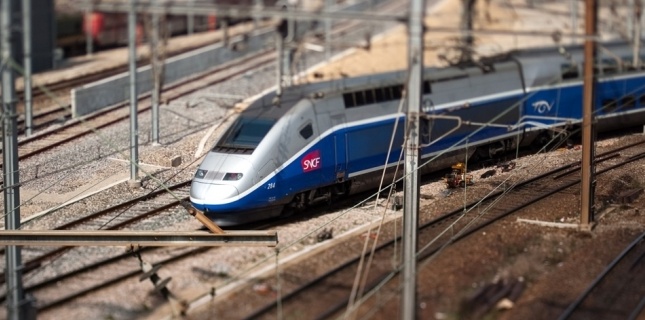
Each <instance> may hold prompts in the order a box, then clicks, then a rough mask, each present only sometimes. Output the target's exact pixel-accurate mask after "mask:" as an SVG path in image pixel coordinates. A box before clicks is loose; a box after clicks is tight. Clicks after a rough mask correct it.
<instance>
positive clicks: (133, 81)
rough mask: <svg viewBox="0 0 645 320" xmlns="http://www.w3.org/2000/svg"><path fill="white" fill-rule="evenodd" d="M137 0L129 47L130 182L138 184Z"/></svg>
mask: <svg viewBox="0 0 645 320" xmlns="http://www.w3.org/2000/svg"><path fill="white" fill-rule="evenodd" d="M135 2H136V0H130V12H129V13H128V47H129V49H130V50H129V51H130V54H129V55H130V57H129V67H130V184H134V185H136V184H138V183H140V182H139V180H138V179H139V174H138V167H137V164H138V163H139V150H138V143H139V139H138V138H139V129H138V127H137V39H136V36H135V28H136V24H137V16H136V13H135V11H134V8H135Z"/></svg>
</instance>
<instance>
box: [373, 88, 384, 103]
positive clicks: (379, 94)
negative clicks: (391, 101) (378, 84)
mask: <svg viewBox="0 0 645 320" xmlns="http://www.w3.org/2000/svg"><path fill="white" fill-rule="evenodd" d="M383 91H384V88H376V89H374V98H376V102H383V101H387V100H386V99H385V95H384V94H383Z"/></svg>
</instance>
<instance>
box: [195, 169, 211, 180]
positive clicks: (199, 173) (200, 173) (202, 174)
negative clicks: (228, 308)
mask: <svg viewBox="0 0 645 320" xmlns="http://www.w3.org/2000/svg"><path fill="white" fill-rule="evenodd" d="M207 173H208V170H204V169H197V172H195V178H199V179H204V178H206V174H207Z"/></svg>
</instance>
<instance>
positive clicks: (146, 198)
mask: <svg viewBox="0 0 645 320" xmlns="http://www.w3.org/2000/svg"><path fill="white" fill-rule="evenodd" d="M189 187H190V181H183V182H180V183H177V184H174V185H171V186H168V187H167V189H162V190H156V191H153V192H150V193H148V194H146V195H143V196H140V197H137V198H134V199H131V200H129V201H126V202H123V203H120V204H118V205H115V206H112V207H109V208H106V209H104V210H101V211H98V212H94V213H91V214H89V215H87V216H84V217H82V218H79V219H77V220H74V221H72V222H69V223H66V224H64V225H61V226H60V227H58V228H55V230H81V229H83V230H88V229H90V230H92V229H96V230H120V229H123V228H126V227H130V226H132V225H135V224H136V223H139V222H144V221H145V220H146V219H150V218H151V217H153V216H155V215H158V214H160V213H163V212H166V211H169V210H173V209H177V208H179V207H182V205H183V204H182V203H183V202H185V201H188V193H189ZM169 191H170V192H172V193H170V192H169ZM26 249H28V248H26ZM151 249H153V248H143V249H141V252H142V253H143V252H150V250H151ZM72 250H76V249H74V248H73V247H61V248H56V249H54V250H51V251H47V252H45V253H42V254H39V255H37V256H36V257H34V258H31V259H29V260H28V261H26V262H25V263H24V264H23V266H24V268H23V275H28V274H29V273H30V272H33V271H36V270H38V269H39V268H40V267H42V266H43V265H45V264H47V263H48V262H49V261H51V260H54V259H58V258H60V257H61V256H62V255H64V254H66V253H67V252H70V251H72ZM80 250H82V249H80ZM162 252H163V250H162ZM196 252H198V251H196ZM3 253H4V252H3ZM173 255H179V256H181V253H179V254H177V253H174V254H173ZM131 257H132V254H131V253H125V254H122V255H118V256H115V257H110V258H107V259H105V260H101V261H97V262H94V263H91V264H89V265H88V266H86V267H83V268H80V269H76V270H74V271H70V272H67V273H64V274H62V275H58V276H55V277H52V278H49V279H46V280H43V281H41V282H39V283H37V284H35V285H31V286H27V287H26V288H25V291H26V292H28V293H32V294H34V296H36V297H38V296H39V293H38V292H40V291H46V290H48V288H49V287H52V286H53V287H56V286H58V284H60V283H62V282H63V281H74V279H76V278H77V277H79V276H80V275H82V274H87V273H89V272H96V271H97V270H99V269H100V268H105V267H110V266H116V265H118V264H119V263H121V262H123V261H124V260H127V259H129V258H131ZM167 259H170V260H169V261H172V260H173V259H172V258H167ZM162 260H163V259H162ZM126 265H127V264H126ZM103 270H105V269H103ZM138 270H139V271H140V268H139V269H138ZM132 272H136V271H128V272H127V274H131V273H132ZM99 274H100V272H99ZM2 275H3V276H4V273H3V274H2ZM120 277H127V276H124V275H121V276H120ZM117 278H119V277H117ZM4 280H5V279H4V277H2V280H1V281H2V282H4ZM117 281H118V280H114V279H111V280H108V281H107V282H108V283H105V282H102V283H100V284H94V285H93V286H90V287H94V289H90V288H84V289H82V290H77V291H76V292H74V293H71V294H68V295H61V294H60V292H59V294H58V295H57V297H59V298H60V299H57V300H55V301H49V302H47V303H46V305H47V306H49V307H52V306H56V305H60V304H62V303H64V302H66V301H69V300H71V299H73V298H75V297H78V296H81V295H83V294H87V293H89V292H92V291H93V290H98V289H100V288H102V287H104V286H107V285H109V284H111V283H115V282H117ZM72 287H74V286H72ZM57 290H59V291H60V289H57ZM4 300H5V297H4V296H2V297H0V301H4ZM39 300H40V299H39Z"/></svg>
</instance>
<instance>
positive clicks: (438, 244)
mask: <svg viewBox="0 0 645 320" xmlns="http://www.w3.org/2000/svg"><path fill="white" fill-rule="evenodd" d="M642 145H643V142H639V143H637V144H633V145H630V146H626V147H623V148H620V149H616V150H612V151H610V152H607V153H604V154H601V155H598V157H597V160H596V161H597V163H598V168H599V170H598V171H597V174H603V173H604V172H607V171H610V170H612V169H614V168H617V167H620V166H623V165H625V164H627V163H631V162H634V161H638V160H641V159H643V158H644V157H645V153H644V152H643V151H639V153H638V154H636V155H633V156H630V157H628V158H626V159H620V160H621V161H616V159H617V155H616V153H617V152H619V151H622V150H626V149H628V148H636V147H642ZM612 162H617V163H612ZM578 167H579V163H572V164H569V165H565V166H562V167H560V168H557V169H554V170H551V171H549V172H547V173H545V174H542V175H539V176H537V177H534V178H531V179H528V180H525V181H522V182H520V183H517V184H515V185H512V186H509V187H508V188H506V189H504V190H500V191H498V192H495V193H493V194H490V195H488V196H486V197H485V198H484V199H481V200H480V201H476V202H472V203H469V204H467V205H466V206H465V207H463V208H459V209H457V210H455V211H453V212H450V213H448V214H446V215H443V216H441V217H439V218H437V219H435V220H432V221H430V222H428V223H425V224H423V225H421V226H420V228H419V234H418V239H419V243H420V244H425V245H422V247H423V249H422V250H421V251H420V252H419V255H418V259H419V260H426V259H429V258H431V257H433V256H434V255H436V254H438V253H440V252H441V251H442V249H443V248H444V247H445V246H447V245H449V244H451V243H454V242H457V241H460V240H461V239H464V238H466V237H468V236H469V235H471V234H473V233H475V232H477V231H480V230H482V229H483V228H485V227H486V226H488V225H490V224H493V223H495V222H496V221H499V220H501V219H504V218H505V217H508V216H509V215H512V214H514V213H516V212H518V211H519V210H521V209H523V208H525V207H527V206H530V205H531V204H533V203H535V202H537V201H539V200H541V199H544V198H546V197H549V196H551V195H553V194H555V193H558V192H562V191H564V190H567V189H569V188H571V187H574V186H576V185H577V184H579V183H580V179H579V176H578V175H577V173H578V172H579V168H578ZM466 212H468V213H466ZM384 229H386V228H384ZM453 231H454V232H453ZM400 243H401V239H400V237H395V238H394V239H389V240H382V239H380V242H379V243H378V244H377V246H376V248H375V254H374V256H372V257H367V256H365V257H363V256H360V255H358V256H353V257H344V258H343V257H342V256H339V252H345V251H348V250H349V249H348V250H345V247H353V248H354V249H356V248H357V247H358V248H360V246H362V244H361V243H353V244H347V245H345V244H343V245H342V246H341V245H336V246H335V247H334V250H330V251H334V253H329V255H330V256H329V257H326V256H325V255H327V254H325V255H323V254H319V255H318V259H326V258H329V259H335V260H334V261H341V262H339V263H338V264H337V265H336V266H335V267H334V268H332V269H331V270H328V271H324V272H323V271H321V270H320V268H319V267H318V266H317V265H316V263H314V262H303V263H301V264H297V265H294V266H288V267H287V268H286V269H283V270H280V273H281V278H282V279H286V280H284V281H281V282H280V283H276V281H275V280H274V279H266V284H267V286H269V287H272V288H278V287H279V288H280V291H281V295H280V296H279V297H278V298H277V299H276V298H273V297H272V296H271V295H269V296H268V297H267V296H262V295H258V294H254V293H253V292H250V291H251V290H240V291H239V292H238V293H237V294H234V296H232V297H229V298H227V299H226V301H221V302H220V303H218V304H217V310H216V311H215V312H217V314H218V315H221V316H222V317H227V315H230V316H233V314H228V313H227V312H228V310H243V309H242V305H238V304H237V303H244V304H245V305H247V306H248V305H253V306H256V309H255V310H254V311H253V312H251V313H248V314H246V315H244V318H246V319H264V318H272V317H274V316H275V315H276V314H282V315H290V316H291V315H293V316H297V315H304V314H307V315H309V317H310V318H315V319H327V318H334V317H339V316H342V312H344V311H345V310H346V308H347V306H348V302H349V301H358V300H360V299H361V296H362V294H361V293H363V292H364V293H368V292H371V291H372V290H375V289H376V288H382V289H383V290H382V291H385V292H386V293H384V295H387V293H393V294H396V292H398V290H400V289H398V288H399V287H398V286H399V283H400V282H399V281H393V279H398V276H399V275H398V273H399V272H400V269H399V268H400V267H399V266H398V262H397V263H395V262H393V260H392V259H393V258H392V257H394V256H395V252H400V250H401V248H400ZM354 252H355V251H354ZM364 259H370V260H369V266H370V272H369V274H368V275H364V274H362V275H361V277H362V278H361V283H362V284H363V286H362V289H361V290H359V294H358V295H357V296H356V297H357V298H356V299H358V300H352V296H353V294H352V283H354V281H355V279H356V277H357V270H358V268H359V264H360V263H361V262H362V261H363V260H364ZM317 261H319V260H317ZM390 290H391V291H390ZM249 292H250V293H249ZM380 298H381V299H382V298H383V297H382V295H381V296H380ZM382 303H383V302H382V301H379V299H378V298H375V299H366V302H365V303H364V304H363V305H361V308H360V310H361V312H363V313H360V314H357V315H356V316H357V317H358V318H360V317H361V316H362V315H365V314H364V312H369V311H366V310H376V309H378V308H379V307H382ZM247 310H248V307H247ZM211 311H212V310H211ZM237 317H238V318H239V317H240V315H239V314H238V315H237Z"/></svg>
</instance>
